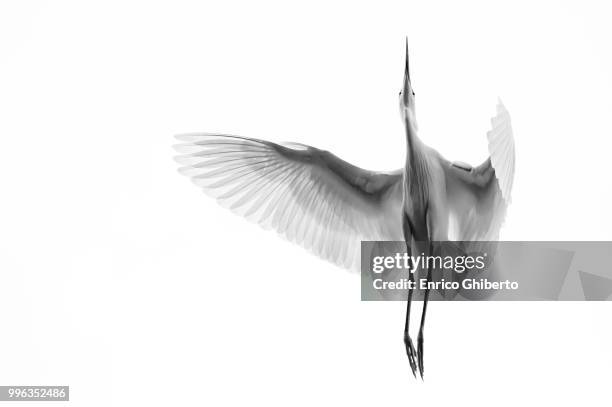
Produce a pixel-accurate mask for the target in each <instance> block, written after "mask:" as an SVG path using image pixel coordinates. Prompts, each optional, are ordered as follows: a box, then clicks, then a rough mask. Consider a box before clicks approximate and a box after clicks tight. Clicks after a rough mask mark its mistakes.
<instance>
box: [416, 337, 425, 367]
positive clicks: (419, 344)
mask: <svg viewBox="0 0 612 407" xmlns="http://www.w3.org/2000/svg"><path fill="white" fill-rule="evenodd" d="M417 359H418V361H419V373H420V374H421V379H423V373H424V369H423V330H421V331H419V336H418V337H417Z"/></svg>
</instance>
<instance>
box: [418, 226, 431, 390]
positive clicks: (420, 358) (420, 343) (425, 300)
mask: <svg viewBox="0 0 612 407" xmlns="http://www.w3.org/2000/svg"><path fill="white" fill-rule="evenodd" d="M427 226H428V229H429V230H428V240H429V241H428V242H427V246H428V257H427V258H428V259H429V260H431V257H432V256H433V254H434V250H433V245H434V244H433V240H432V238H431V233H430V232H431V229H430V228H429V222H428V224H427ZM428 263H429V264H428V265H427V286H426V287H425V296H424V297H423V314H422V315H421V326H420V327H419V335H418V336H417V355H418V363H419V373H420V374H421V379H422V378H423V373H424V368H423V331H424V328H425V316H426V314H427V303H428V302H429V283H430V282H431V269H432V264H433V261H428Z"/></svg>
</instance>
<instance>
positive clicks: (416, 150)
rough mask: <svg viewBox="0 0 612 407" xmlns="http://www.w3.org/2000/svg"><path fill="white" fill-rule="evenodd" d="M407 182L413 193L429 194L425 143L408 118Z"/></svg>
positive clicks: (420, 195)
mask: <svg viewBox="0 0 612 407" xmlns="http://www.w3.org/2000/svg"><path fill="white" fill-rule="evenodd" d="M406 147H407V151H406V167H405V168H406V182H407V184H408V186H409V188H410V191H411V194H415V195H418V196H419V197H421V198H426V196H427V186H428V184H429V182H428V181H429V168H428V165H427V158H426V157H425V151H424V149H423V143H422V142H421V140H420V139H419V137H418V136H417V131H416V126H414V125H413V124H412V123H410V121H408V120H406Z"/></svg>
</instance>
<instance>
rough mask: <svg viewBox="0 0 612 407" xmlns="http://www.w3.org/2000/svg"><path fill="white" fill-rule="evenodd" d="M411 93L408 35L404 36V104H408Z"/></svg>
mask: <svg viewBox="0 0 612 407" xmlns="http://www.w3.org/2000/svg"><path fill="white" fill-rule="evenodd" d="M411 93H412V85H411V84H410V62H409V59H408V37H406V68H405V71H404V90H403V91H402V96H403V98H404V105H405V106H408V105H409V103H410V94H411Z"/></svg>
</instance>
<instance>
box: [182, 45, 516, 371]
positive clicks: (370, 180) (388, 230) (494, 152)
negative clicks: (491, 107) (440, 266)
mask: <svg viewBox="0 0 612 407" xmlns="http://www.w3.org/2000/svg"><path fill="white" fill-rule="evenodd" d="M399 99H400V100H399V102H400V103H399V104H400V114H401V117H402V120H403V122H404V124H405V129H406V146H407V153H406V163H405V166H404V168H401V169H398V170H397V171H394V172H390V173H383V172H374V171H368V170H364V169H361V168H359V167H356V166H354V165H351V164H349V163H347V162H346V161H343V160H341V159H340V158H338V157H336V156H335V155H333V154H332V153H330V152H328V151H324V150H320V149H317V148H315V147H310V146H307V145H303V144H296V143H282V144H277V143H273V142H270V141H265V140H258V139H252V138H246V137H240V136H232V135H224V134H210V133H197V134H185V135H179V136H176V137H177V139H178V140H180V141H182V142H183V143H181V144H178V145H176V146H175V149H176V150H177V151H178V152H179V153H181V155H179V156H177V157H176V160H177V161H178V162H179V163H180V164H182V167H181V168H180V169H179V171H180V172H181V173H183V174H184V175H187V176H189V177H190V178H191V179H192V181H193V182H194V183H195V184H196V185H198V186H200V187H201V188H203V189H204V191H205V192H207V193H209V194H210V195H213V196H214V197H216V198H217V200H218V201H219V202H220V203H221V204H222V205H223V206H226V207H228V208H230V209H232V210H233V211H235V212H237V213H239V214H241V215H243V216H245V217H246V218H248V219H251V220H253V221H255V222H257V223H259V224H260V225H262V226H263V227H265V228H271V229H274V230H275V231H277V232H278V233H279V234H281V235H283V236H284V237H286V238H287V239H289V240H290V241H292V242H295V243H297V244H299V245H301V246H303V247H305V248H306V249H308V250H310V251H312V252H313V253H314V254H316V255H318V256H320V257H322V258H324V259H326V260H329V261H331V262H333V263H335V264H337V265H339V266H342V267H345V268H349V269H359V266H360V243H361V241H401V240H403V241H405V242H406V245H407V250H408V251H410V250H411V247H414V246H413V242H434V241H446V240H457V241H474V240H497V238H498V234H499V230H500V227H501V225H502V222H503V219H504V217H505V212H506V207H507V205H508V204H509V202H510V192H511V189H512V182H513V178H514V140H513V136H512V128H511V124H510V116H509V114H508V111H507V110H506V109H505V107H504V106H503V104H502V103H501V101H499V102H498V105H497V115H496V116H495V117H494V118H493V119H492V120H491V124H492V128H491V130H490V131H489V132H488V133H487V138H488V146H489V154H490V157H489V158H487V159H486V160H485V162H484V163H482V164H481V165H480V166H478V167H471V166H469V165H467V164H463V163H459V162H450V161H448V160H446V159H445V158H444V157H442V156H441V155H440V154H439V153H438V152H437V151H436V150H434V149H432V148H430V147H428V146H427V145H425V144H424V143H423V142H422V141H421V140H420V139H419V137H418V136H417V125H416V113H415V94H414V92H413V90H412V85H411V81H410V72H409V63H408V42H407V41H406V66H405V74H404V85H403V89H402V91H401V92H400V98H399ZM429 250H433V249H432V247H431V245H429ZM430 279H431V270H428V280H430ZM428 296H429V291H426V292H425V298H424V302H423V312H422V317H421V325H420V329H419V335H418V352H415V350H414V346H413V345H412V340H411V338H410V335H409V329H408V327H409V320H410V304H411V300H412V291H409V293H408V302H407V311H406V323H405V326H404V343H405V346H406V352H407V355H408V359H409V362H410V366H411V369H412V373H413V374H415V371H416V369H417V364H416V362H415V357H416V358H418V368H419V372H420V374H421V377H422V375H423V327H424V321H425V313H426V309H427V300H428Z"/></svg>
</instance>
